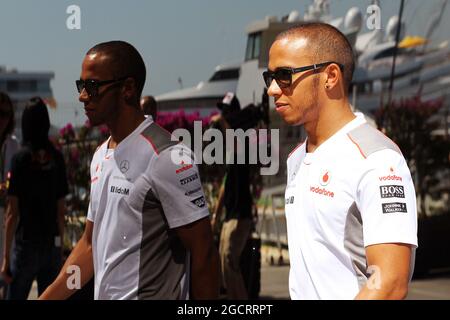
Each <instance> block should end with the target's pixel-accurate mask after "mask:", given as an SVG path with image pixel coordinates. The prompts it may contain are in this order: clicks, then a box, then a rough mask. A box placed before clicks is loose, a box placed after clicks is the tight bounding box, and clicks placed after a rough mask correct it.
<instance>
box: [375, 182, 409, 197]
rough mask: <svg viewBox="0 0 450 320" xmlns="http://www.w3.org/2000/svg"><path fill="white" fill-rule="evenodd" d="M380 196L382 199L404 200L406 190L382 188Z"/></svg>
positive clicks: (398, 187) (393, 187)
mask: <svg viewBox="0 0 450 320" xmlns="http://www.w3.org/2000/svg"><path fill="white" fill-rule="evenodd" d="M380 195H381V198H383V199H385V198H404V197H405V190H404V188H403V186H395V185H390V186H380Z"/></svg>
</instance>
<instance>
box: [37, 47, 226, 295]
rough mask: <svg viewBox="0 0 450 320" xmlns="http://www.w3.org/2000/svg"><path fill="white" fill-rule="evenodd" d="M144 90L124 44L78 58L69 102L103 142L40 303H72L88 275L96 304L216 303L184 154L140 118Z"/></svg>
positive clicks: (212, 265)
mask: <svg viewBox="0 0 450 320" xmlns="http://www.w3.org/2000/svg"><path fill="white" fill-rule="evenodd" d="M144 83H145V65H144V61H143V60H142V57H141V55H140V54H139V52H138V51H137V50H136V49H135V48H134V47H133V46H131V45H130V44H128V43H126V42H123V41H111V42H106V43H101V44H98V45H96V46H94V47H93V48H92V49H90V50H89V51H88V52H87V54H86V56H85V58H84V60H83V64H82V68H81V77H80V80H78V81H76V85H77V89H78V92H79V94H80V95H79V100H80V101H81V102H82V103H83V104H84V109H85V111H86V115H87V117H88V118H89V121H90V123H91V124H92V125H94V126H95V125H100V124H106V125H107V126H108V128H109V130H110V133H111V136H110V138H109V139H108V140H107V141H106V142H105V143H103V144H102V145H101V146H100V147H99V148H98V149H97V151H96V152H95V154H94V157H93V159H92V163H91V199H90V204H89V211H88V214H87V222H86V228H85V232H84V234H83V236H82V238H81V239H80V241H79V242H78V244H77V245H76V247H75V248H74V249H73V251H72V253H71V255H70V256H69V258H68V259H67V261H66V263H65V265H64V267H63V268H62V270H61V272H60V274H59V276H58V278H57V279H56V280H55V282H54V283H53V284H52V285H51V286H50V287H49V288H48V289H47V290H46V291H45V292H44V293H43V295H42V296H41V297H40V298H41V299H65V298H68V297H69V296H70V295H72V294H73V293H74V291H75V290H72V287H71V286H70V285H69V286H68V284H70V279H69V277H72V278H73V276H74V275H73V274H72V273H73V270H78V271H79V274H78V275H77V274H75V276H80V277H81V278H80V282H81V286H83V285H84V284H86V283H87V282H88V281H89V280H90V279H91V278H92V277H93V276H94V275H95V277H94V278H95V292H94V296H95V298H96V299H187V298H194V299H214V298H217V296H218V293H219V267H218V253H217V250H216V249H215V246H214V244H213V237H212V232H211V228H210V221H209V211H208V208H207V206H206V201H205V197H204V194H203V190H202V186H201V182H200V176H199V172H198V169H197V167H196V165H195V164H194V163H193V153H192V152H191V150H189V149H188V148H187V147H186V146H184V145H182V144H179V143H178V142H174V141H172V140H175V139H172V136H171V134H170V133H168V132H167V131H165V130H164V129H162V128H161V127H159V126H158V125H157V124H156V123H154V122H153V121H152V119H151V117H149V118H147V119H146V118H145V117H144V113H143V112H142V110H141V108H140V106H139V100H140V96H141V92H142V89H143V87H144ZM73 266H76V267H78V268H73Z"/></svg>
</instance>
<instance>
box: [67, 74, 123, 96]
mask: <svg viewBox="0 0 450 320" xmlns="http://www.w3.org/2000/svg"><path fill="white" fill-rule="evenodd" d="M127 78H128V77H122V78H119V79H114V80H105V81H98V80H93V79H86V80H81V79H80V80H76V81H75V83H76V86H77V90H78V93H81V91H83V89H85V90H86V92H87V94H88V95H89V97H95V96H97V95H98V89H99V88H100V87H101V86H104V85H107V84H111V83H116V82H120V81H123V80H125V79H127Z"/></svg>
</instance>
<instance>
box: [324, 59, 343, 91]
mask: <svg viewBox="0 0 450 320" xmlns="http://www.w3.org/2000/svg"><path fill="white" fill-rule="evenodd" d="M343 81H344V79H343V75H342V72H341V70H340V69H339V66H338V65H337V64H335V63H333V64H330V65H329V66H328V67H327V69H326V71H325V89H326V90H332V89H333V88H335V87H336V86H337V85H338V83H339V82H343Z"/></svg>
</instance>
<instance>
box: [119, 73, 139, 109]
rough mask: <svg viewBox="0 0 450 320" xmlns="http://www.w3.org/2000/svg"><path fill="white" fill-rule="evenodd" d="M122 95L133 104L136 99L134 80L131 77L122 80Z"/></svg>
mask: <svg viewBox="0 0 450 320" xmlns="http://www.w3.org/2000/svg"><path fill="white" fill-rule="evenodd" d="M122 95H123V97H124V99H125V101H126V102H127V103H129V104H133V103H134V101H135V100H137V89H136V81H135V80H134V79H133V78H127V79H125V80H124V82H123V86H122ZM138 102H139V101H138Z"/></svg>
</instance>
